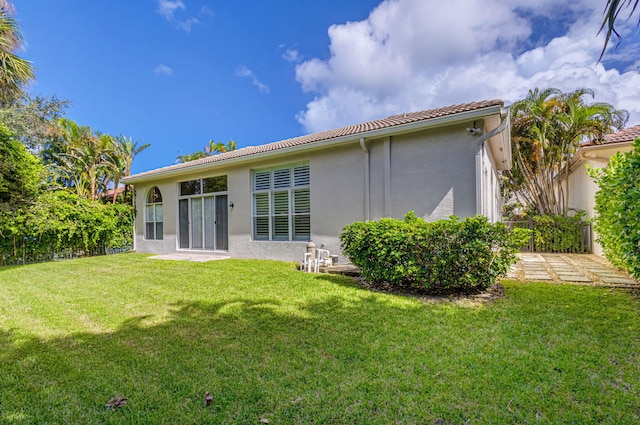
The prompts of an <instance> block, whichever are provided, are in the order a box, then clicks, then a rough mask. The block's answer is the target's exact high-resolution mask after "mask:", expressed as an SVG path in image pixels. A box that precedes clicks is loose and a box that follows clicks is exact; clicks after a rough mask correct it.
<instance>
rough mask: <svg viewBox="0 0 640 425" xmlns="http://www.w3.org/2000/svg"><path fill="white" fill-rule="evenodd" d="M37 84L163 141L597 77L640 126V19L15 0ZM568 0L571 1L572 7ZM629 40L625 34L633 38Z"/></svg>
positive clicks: (375, 114)
mask: <svg viewBox="0 0 640 425" xmlns="http://www.w3.org/2000/svg"><path fill="white" fill-rule="evenodd" d="M13 3H14V5H15V8H16V18H17V20H18V23H19V25H20V26H21V28H22V32H23V36H24V39H25V48H24V50H23V51H22V52H20V55H21V56H22V57H24V58H26V59H28V60H30V61H31V62H32V63H33V65H34V66H35V69H36V77H37V80H36V81H35V82H34V83H33V84H32V85H31V86H30V92H31V93H32V94H36V95H43V96H52V95H56V96H58V97H61V98H64V99H68V100H69V101H70V102H71V106H70V107H69V108H68V110H67V111H66V114H65V115H66V117H67V118H70V119H72V120H74V121H76V122H77V123H78V124H81V125H88V126H90V127H91V128H92V129H93V130H97V131H100V132H102V133H109V134H112V135H114V136H115V135H120V134H124V135H125V136H126V137H131V138H132V139H133V140H140V143H149V144H151V147H149V148H148V149H146V150H145V151H143V152H142V153H141V154H139V155H138V156H137V157H136V159H135V161H134V164H133V172H134V173H137V172H142V171H147V170H151V169H154V168H159V167H162V166H167V165H172V164H174V163H176V157H177V156H178V155H180V154H188V153H191V152H194V151H198V150H202V149H203V147H204V146H205V145H206V144H207V143H208V141H209V140H214V141H216V142H225V143H226V142H228V141H229V140H235V141H236V142H237V145H238V147H245V146H255V145H261V144H265V143H270V142H273V141H278V140H283V139H287V138H291V137H297V136H301V135H304V134H308V133H313V132H317V131H322V130H328V129H332V128H337V127H341V126H345V125H351V124H356V123H360V122H364V121H368V120H372V119H378V118H384V117H387V116H389V115H394V114H399V113H402V112H412V111H421V110H425V109H431V108H438V107H444V106H450V105H454V104H458V103H465V102H473V101H481V100H489V99H503V100H504V101H505V103H506V104H507V105H509V104H511V103H513V102H515V101H517V100H519V99H522V98H524V97H525V96H526V95H527V92H528V91H529V90H530V89H533V88H536V87H539V88H548V87H554V88H558V89H561V90H563V91H570V90H575V89H577V88H582V87H587V88H590V89H593V90H594V92H595V98H594V99H593V100H592V101H594V102H608V103H611V104H613V105H614V106H615V107H617V108H620V109H626V110H628V111H629V112H630V119H629V123H628V125H627V126H632V125H636V124H640V55H639V53H640V29H638V27H637V26H636V24H637V17H634V18H632V19H631V20H630V21H626V17H627V15H628V13H626V14H625V13H624V12H623V14H621V18H620V19H619V24H618V31H619V33H620V34H621V35H622V39H621V40H617V39H614V40H613V42H612V43H610V46H609V48H608V49H607V52H606V54H605V57H604V60H603V61H602V62H600V63H598V62H597V61H598V57H599V55H600V51H601V49H602V45H603V37H602V35H600V36H597V33H598V29H599V28H600V24H601V22H602V18H603V15H602V13H603V10H604V6H605V4H606V0H573V1H571V2H558V1H557V0H530V1H527V2H523V1H521V0H448V1H442V0H384V1H380V0H324V1H322V2H306V1H290V0H287V1H284V0H270V1H264V0H235V1H229V0H226V1H223V0H134V1H131V0H108V1H107V0H91V1H87V0H63V1H60V0H55V1H54V0H38V1H34V0H14V1H13ZM564 3H566V4H564ZM618 41H621V42H620V43H618Z"/></svg>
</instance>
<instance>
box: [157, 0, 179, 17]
mask: <svg viewBox="0 0 640 425" xmlns="http://www.w3.org/2000/svg"><path fill="white" fill-rule="evenodd" d="M178 9H182V10H185V9H186V6H185V5H184V3H183V2H182V0H158V9H157V10H158V13H159V14H160V15H162V16H163V17H164V18H165V19H166V20H167V21H169V22H171V21H173V15H174V13H175V12H176V10H178Z"/></svg>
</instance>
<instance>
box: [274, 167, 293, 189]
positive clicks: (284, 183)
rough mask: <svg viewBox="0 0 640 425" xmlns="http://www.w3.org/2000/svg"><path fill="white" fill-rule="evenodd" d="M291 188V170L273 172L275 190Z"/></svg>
mask: <svg viewBox="0 0 640 425" xmlns="http://www.w3.org/2000/svg"><path fill="white" fill-rule="evenodd" d="M288 187H291V169H289V168H286V169H284V170H275V171H274V172H273V188H274V189H283V188H288Z"/></svg>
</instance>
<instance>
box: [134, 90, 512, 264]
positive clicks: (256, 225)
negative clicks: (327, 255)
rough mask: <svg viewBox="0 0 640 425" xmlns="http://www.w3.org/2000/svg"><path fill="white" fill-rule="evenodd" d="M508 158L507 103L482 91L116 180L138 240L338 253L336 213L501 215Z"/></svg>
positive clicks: (198, 248)
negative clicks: (127, 196) (473, 98)
mask: <svg viewBox="0 0 640 425" xmlns="http://www.w3.org/2000/svg"><path fill="white" fill-rule="evenodd" d="M510 167H511V142H510V126H509V114H508V109H507V108H505V107H504V103H503V102H502V101H501V100H489V101H481V102H473V103H467V104H461V105H454V106H449V107H444V108H438V109H432V110H427V111H421V112H413V113H405V114H401V115H395V116H391V117H388V118H385V119H380V120H374V121H369V122H365V123H361V124H356V125H352V126H348V127H343V128H338V129H335V130H329V131H324V132H320V133H315V134H309V135H306V136H301V137H296V138H293V139H287V140H282V141H278V142H274V143H269V144H265V145H261V146H252V147H246V148H243V149H238V150H235V151H231V152H227V153H223V154H219V155H215V156H211V157H207V158H203V159H198V160H195V161H191V162H187V163H183V164H175V165H171V166H168V167H164V168H159V169H155V170H151V171H147V172H143V173H139V174H135V175H132V176H130V177H128V178H126V179H125V182H126V183H127V184H130V185H133V186H134V187H135V194H136V195H135V200H134V202H135V208H136V210H137V215H136V219H135V225H134V227H135V229H134V234H135V237H134V239H135V240H134V249H135V250H136V251H138V252H145V253H173V252H176V251H189V252H194V251H195V252H216V253H225V254H227V255H229V256H231V257H243V258H266V259H277V260H288V261H299V260H301V259H302V256H303V253H304V252H305V250H306V245H307V242H308V241H309V240H312V241H313V242H315V243H316V246H318V247H319V246H320V245H321V244H324V246H325V248H326V249H328V250H329V251H330V252H331V253H332V254H337V255H340V241H339V235H340V233H341V231H342V228H343V227H344V226H345V225H347V224H350V223H353V222H355V221H365V220H376V219H380V218H382V217H396V218H400V217H402V216H403V215H404V214H406V213H407V212H408V211H410V210H413V211H415V213H416V215H418V216H422V217H424V218H425V219H427V220H436V219H441V218H448V217H449V216H450V215H452V214H455V215H457V216H459V217H468V216H472V215H475V214H484V215H486V216H487V217H488V218H489V219H490V220H491V221H500V220H501V219H502V216H501V208H502V202H501V195H500V187H499V179H498V177H499V174H498V173H499V171H500V170H505V169H509V168H510ZM340 260H343V259H342V258H340ZM341 262H342V261H341Z"/></svg>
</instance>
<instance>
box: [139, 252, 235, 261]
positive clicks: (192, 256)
mask: <svg viewBox="0 0 640 425" xmlns="http://www.w3.org/2000/svg"><path fill="white" fill-rule="evenodd" d="M148 258H149V259H151V260H176V261H193V262H196V263H205V262H207V261H216V260H228V259H229V258H231V257H229V256H228V255H223V254H214V253H211V254H209V253H191V252H173V253H171V254H161V255H153V256H151V257H148Z"/></svg>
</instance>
